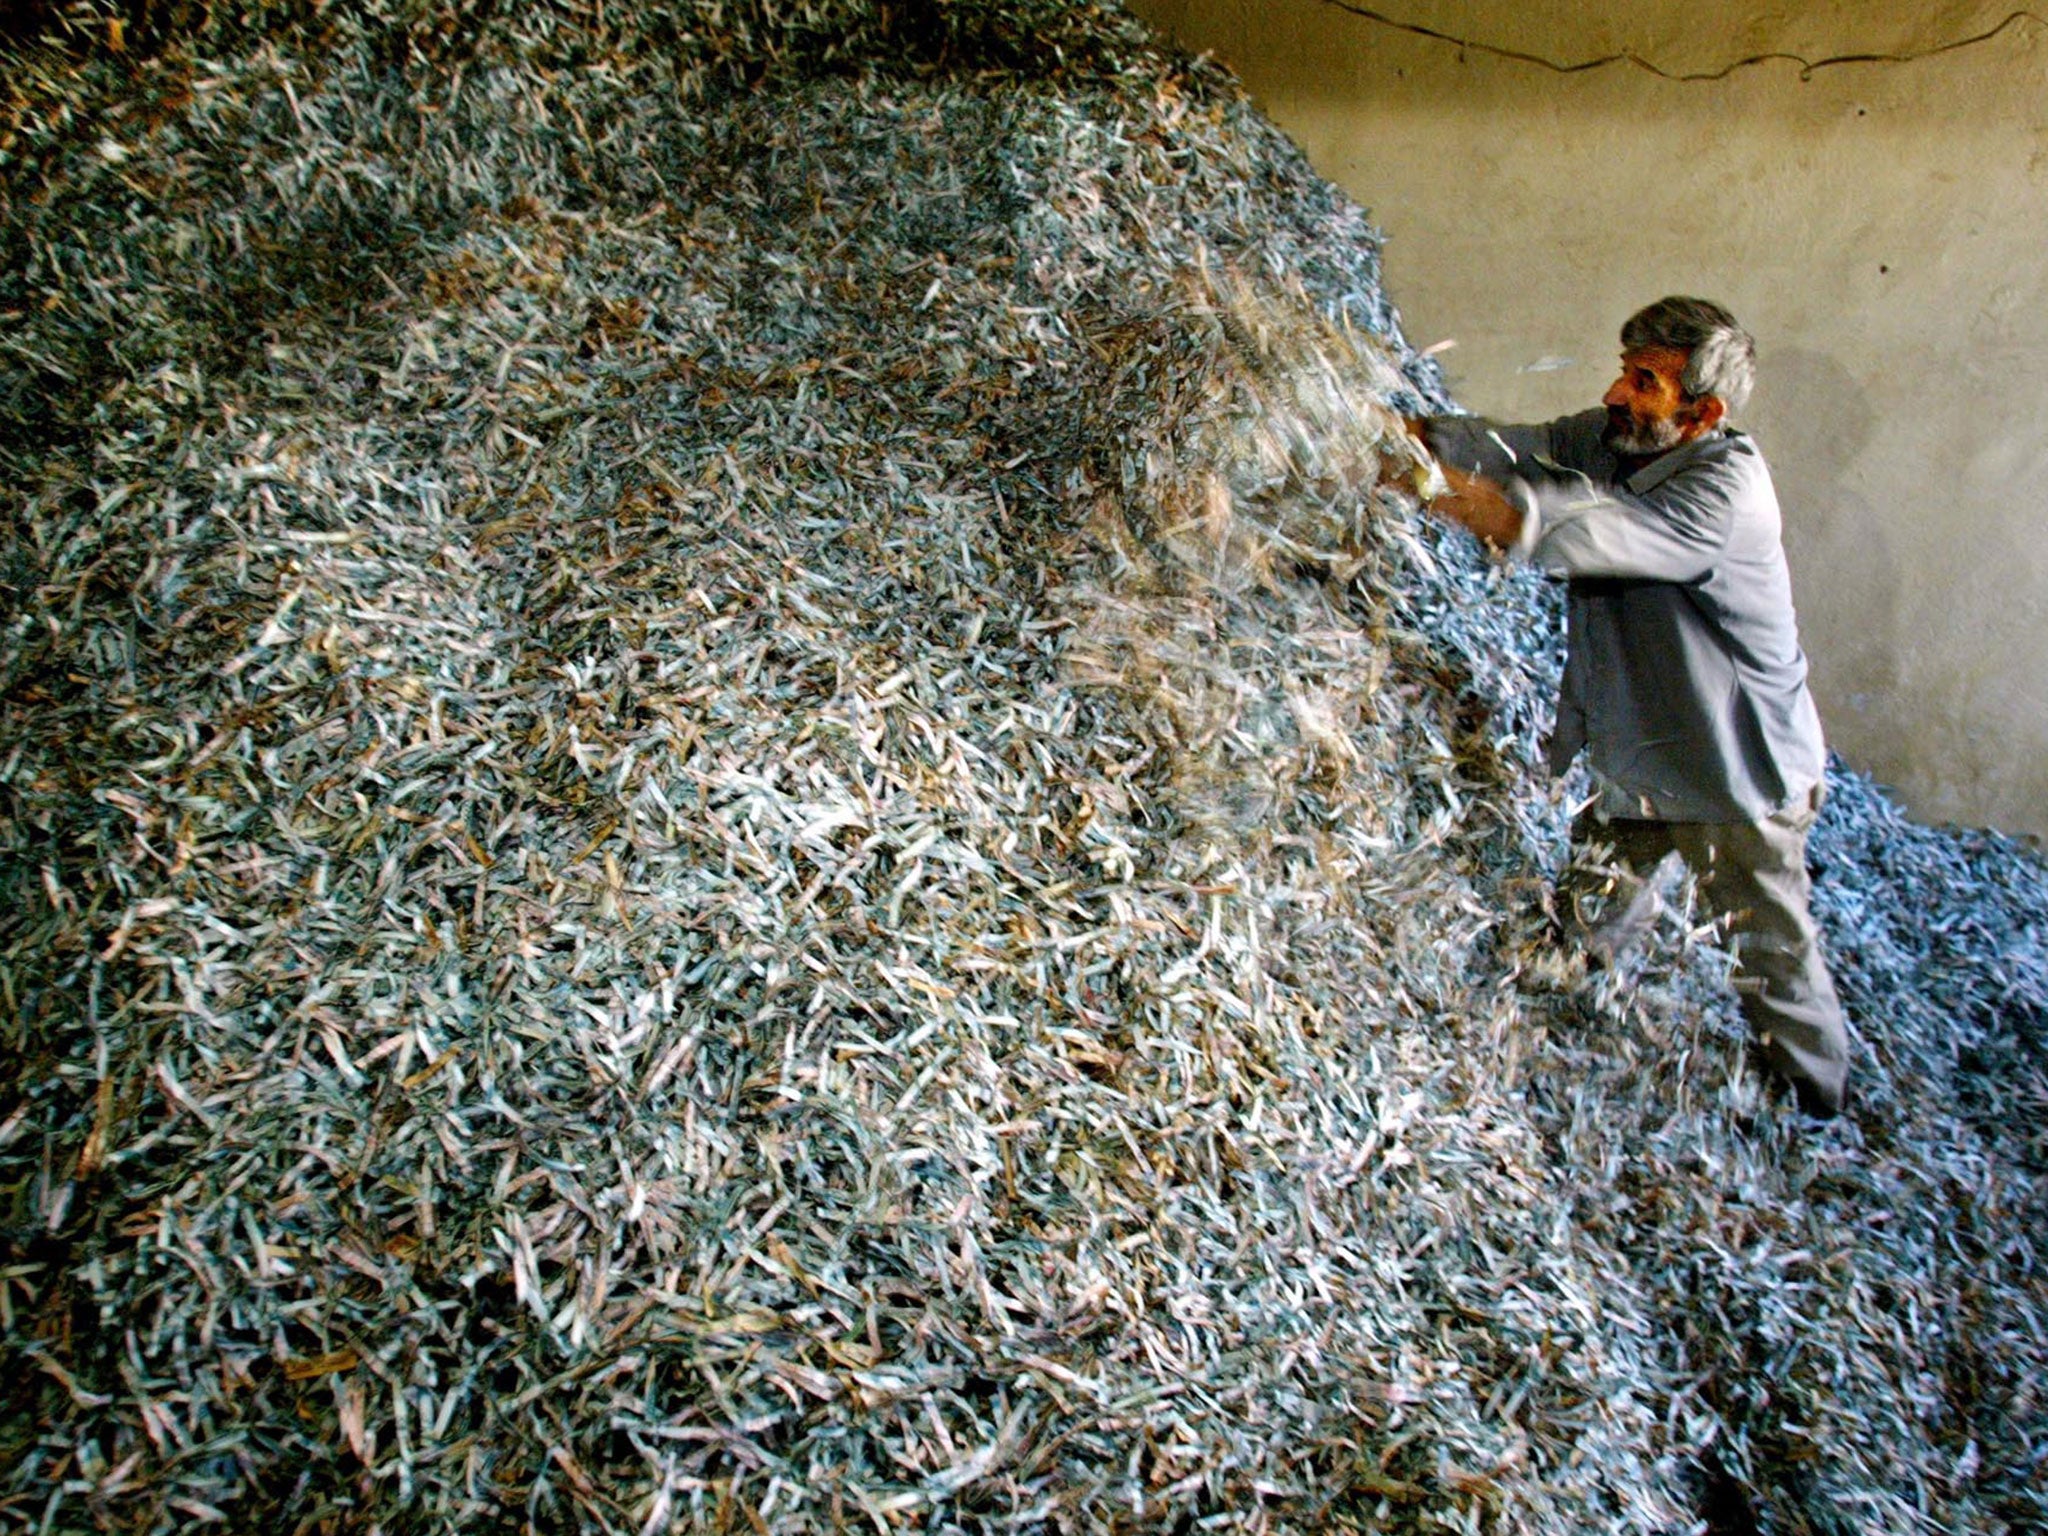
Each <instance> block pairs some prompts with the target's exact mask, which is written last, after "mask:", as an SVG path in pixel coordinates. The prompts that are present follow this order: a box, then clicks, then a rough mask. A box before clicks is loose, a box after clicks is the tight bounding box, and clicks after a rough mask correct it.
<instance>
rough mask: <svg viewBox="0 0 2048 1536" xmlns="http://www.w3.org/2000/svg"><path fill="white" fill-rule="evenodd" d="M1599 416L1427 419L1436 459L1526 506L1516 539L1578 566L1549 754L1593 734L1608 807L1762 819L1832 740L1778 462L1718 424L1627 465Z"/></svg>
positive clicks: (1563, 754) (1809, 777)
mask: <svg viewBox="0 0 2048 1536" xmlns="http://www.w3.org/2000/svg"><path fill="white" fill-rule="evenodd" d="M1606 419H1607V418H1606V412H1605V411H1601V410H1592V411H1585V412H1581V413H1580V414H1578V415H1576V416H1566V417H1564V418H1562V419H1561V420H1558V421H1553V422H1547V423H1543V424H1540V425H1536V426H1524V427H1495V426H1492V425H1491V424H1490V423H1488V422H1485V421H1481V420H1479V419H1477V418H1475V417H1469V416H1440V417H1435V418H1432V419H1431V420H1430V422H1429V439H1430V443H1431V445H1432V446H1433V447H1434V449H1435V450H1436V454H1437V457H1438V458H1439V459H1440V460H1442V461H1443V462H1444V463H1445V464H1447V465H1450V466H1451V467H1452V468H1455V469H1465V470H1472V469H1476V470H1477V471H1478V472H1479V473H1480V474H1483V475H1485V476H1487V477H1488V478H1489V479H1492V480H1495V481H1497V482H1499V483H1500V484H1502V485H1504V486H1506V487H1507V488H1508V491H1509V494H1510V496H1511V498H1512V499H1514V500H1515V501H1517V502H1518V503H1519V504H1520V505H1521V508H1522V511H1523V513H1524V516H1525V519H1526V521H1525V524H1524V527H1523V531H1522V539H1521V542H1520V545H1519V549H1520V551H1521V552H1522V553H1524V554H1525V555H1526V556H1527V557H1528V558H1529V559H1531V560H1533V561H1534V562H1535V563H1536V564H1537V565H1538V566H1540V567H1542V568H1543V569H1544V570H1545V571H1547V572H1549V573H1550V574H1551V575H1553V576H1563V577H1566V578H1569V581H1570V588H1569V597H1568V600H1567V605H1566V607H1567V617H1568V628H1567V651H1566V658H1565V671H1564V685H1563V688H1562V691H1561V692H1560V694H1559V697H1558V705H1557V729H1556V732H1555V734H1554V735H1553V736H1552V737H1551V740H1550V753H1549V755H1550V766H1551V769H1552V771H1553V772H1562V771H1563V770H1564V769H1565V768H1566V767H1568V766H1569V765H1570V763H1571V761H1572V759H1573V758H1574V757H1576V756H1577V755H1578V753H1579V751H1580V749H1581V748H1584V749H1585V751H1586V754H1587V758H1588V760H1589V762H1590V763H1591V766H1592V769H1593V773H1594V777H1595V779H1596V780H1597V781H1598V782H1599V784H1600V787H1601V808H1602V809H1603V810H1604V811H1605V812H1607V814H1609V815H1615V816H1634V817H1645V818H1649V819H1652V820H1657V821H1759V820H1762V819H1763V818H1764V817H1766V816H1768V815H1770V814H1771V813H1772V812H1773V811H1776V810H1779V809H1781V808H1782V807H1784V806H1785V805H1786V804H1788V803H1789V802H1790V801H1792V800H1793V799H1795V798H1797V797H1799V796H1802V795H1804V794H1805V793H1806V792H1807V791H1808V790H1810V789H1811V788H1812V787H1813V785H1814V784H1815V783H1816V782H1817V781H1818V780H1819V779H1820V776H1821V773H1822V771H1823V769H1824V767H1825V752H1826V749H1825V747H1824V746H1823V744H1822V741H1821V730H1820V716H1819V714H1818V713H1817V712H1816V711H1815V709H1814V706H1813V696H1812V695H1811V694H1810V693H1809V692H1808V691H1807V686H1806V656H1805V653H1804V652H1802V651H1801V650H1800V648H1799V627H1798V621H1797V619H1796V618H1795V617H1794V615H1793V611H1792V581H1791V576H1790V574H1789V572H1788V571H1787V570H1786V567H1785V551H1784V547H1783V545H1782V543H1781V542H1780V535H1779V515H1778V498H1777V493H1776V492H1775V491H1773V490H1772V488H1771V474H1770V471H1769V470H1768V469H1767V468H1766V467H1765V466H1764V460H1763V455H1762V454H1761V453H1759V452H1758V451H1757V447H1756V444H1755V443H1754V442H1752V441H1751V440H1750V438H1749V437H1748V436H1746V435H1745V434H1743V433H1741V432H1737V431H1734V430H1732V429H1729V428H1726V427H1720V428H1716V429H1714V430H1712V431H1710V432H1708V433H1705V434H1703V435H1702V436H1700V437H1697V438H1695V439H1693V441H1691V442H1689V443H1686V444H1684V445H1682V446H1680V447H1678V448H1674V449H1672V450H1671V451H1670V452H1668V453H1665V454H1663V455H1661V456H1659V457H1658V458H1655V459H1653V460H1651V461H1650V463H1648V464H1647V465H1645V466H1643V467H1642V468H1641V469H1638V470H1637V471H1636V472H1635V473H1634V474H1632V475H1628V476H1626V477H1625V478H1624V477H1623V476H1622V465H1621V464H1620V463H1619V461H1618V460H1617V459H1616V458H1615V456H1614V454H1613V453H1612V452H1610V451H1609V450H1608V449H1607V447H1606V446H1605V445H1603V444H1602V443H1601V441H1600V430H1601V428H1602V427H1603V426H1604V425H1605V423H1606Z"/></svg>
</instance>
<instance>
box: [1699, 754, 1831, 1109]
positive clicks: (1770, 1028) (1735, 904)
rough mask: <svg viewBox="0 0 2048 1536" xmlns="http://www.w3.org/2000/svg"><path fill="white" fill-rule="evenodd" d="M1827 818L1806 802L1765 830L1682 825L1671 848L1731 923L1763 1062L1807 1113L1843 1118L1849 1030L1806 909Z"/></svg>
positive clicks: (1760, 826)
mask: <svg viewBox="0 0 2048 1536" xmlns="http://www.w3.org/2000/svg"><path fill="white" fill-rule="evenodd" d="M1819 811H1820V790H1819V787H1818V786H1816V787H1815V789H1814V792H1813V794H1812V795H1811V796H1810V797H1809V798H1808V799H1806V800H1804V801H1801V802H1800V803H1798V804H1796V805H1794V806H1791V807H1789V808H1787V809H1786V810H1784V811H1781V812H1779V813H1778V814H1777V815H1775V816H1772V817H1770V818H1769V819H1768V820H1765V821H1758V822H1729V823H1708V822H1679V823H1674V824H1673V826H1672V829H1671V830H1672V835H1673V841H1674V843H1675V845H1676V846H1677V848H1678V850H1679V852H1680V853H1682V854H1684V855H1685V859H1686V862H1687V863H1688V864H1690V865H1692V867H1693V871H1694V873H1695V874H1697V875H1698V876H1699V879H1700V895H1701V897H1702V899H1704V900H1705V902H1706V903H1707V905H1708V907H1709V908H1710V909H1711V910H1712V911H1714V912H1716V913H1720V914H1724V915H1726V916H1727V917H1728V918H1729V919H1730V923H1729V926H1730V929H1731V931H1732V932H1733V933H1734V935H1735V957H1736V963H1735V989H1736V991H1737V993H1739V994H1740V996H1741V999H1742V1012H1743V1015H1744V1017H1746V1018H1747V1019H1748V1020H1749V1027H1750V1030H1751V1032H1752V1033H1753V1034H1754V1035H1755V1037H1756V1041H1757V1044H1758V1046H1759V1048H1760V1049H1761V1051H1762V1053H1763V1058H1764V1061H1765V1063H1766V1064H1767V1065H1768V1066H1769V1067H1770V1068H1771V1069H1772V1070H1773V1071H1775V1072H1776V1073H1778V1074H1779V1075H1780V1076H1781V1077H1784V1078H1785V1079H1787V1080H1788V1081H1789V1082H1790V1083H1791V1084H1792V1087H1793V1089H1794V1091H1795V1092H1797V1094H1798V1095H1799V1103H1800V1107H1801V1108H1803V1109H1805V1110H1807V1111H1808V1112H1809V1113H1812V1114H1820V1115H1833V1114H1839V1113H1840V1112H1841V1109H1842V1101H1843V1094H1844V1092H1845V1090H1846V1089H1847V1086H1848V1080H1849V1031H1848V1026H1847V1024H1846V1023H1845V1022H1844V1020H1843V1017H1842V1004H1841V1000H1840V999H1839V998H1838V997H1837V996H1836V995H1835V983H1834V979H1833V978H1832V977H1830V976H1829V975H1828V967H1827V961H1826V960H1825V959H1823V958H1822V956H1821V951H1820V931H1819V929H1818V928H1817V927H1816V926H1815V924H1814V921H1813V913H1812V911H1811V909H1810V907H1809V905H1808V897H1809V894H1810V891H1811V884H1810V882H1809V881H1808V879H1807V874H1806V834H1807V830H1808V829H1809V828H1810V827H1811V826H1812V825H1813V821H1814V818H1815V816H1817V815H1818V814H1819Z"/></svg>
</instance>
